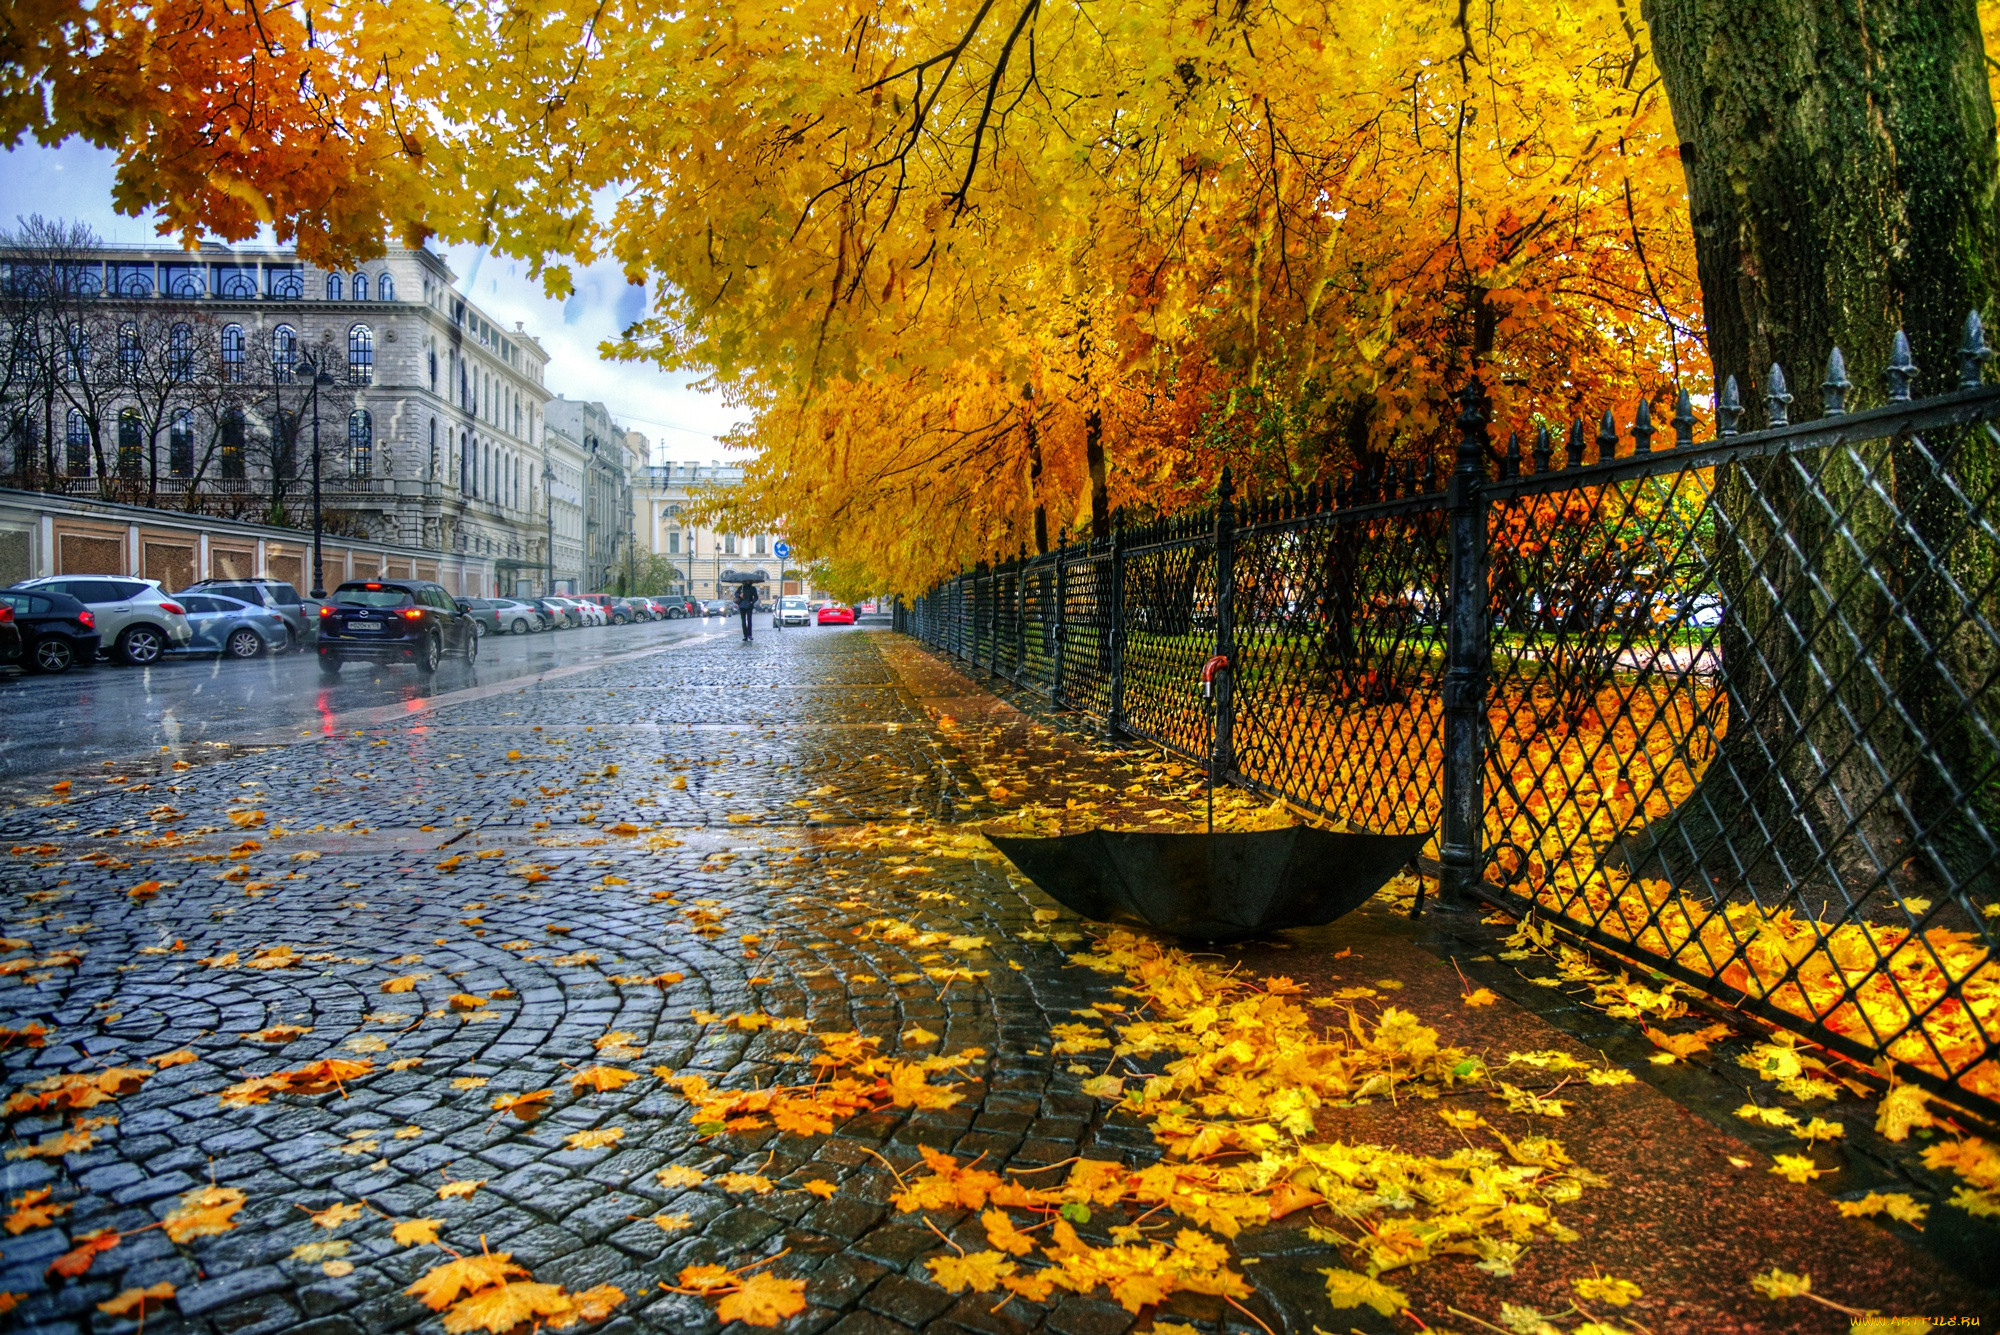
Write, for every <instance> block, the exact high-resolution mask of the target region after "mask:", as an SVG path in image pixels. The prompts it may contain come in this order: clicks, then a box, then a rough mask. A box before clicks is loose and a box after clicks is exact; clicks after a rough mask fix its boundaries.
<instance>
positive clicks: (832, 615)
mask: <svg viewBox="0 0 2000 1335" xmlns="http://www.w3.org/2000/svg"><path fill="white" fill-rule="evenodd" d="M819 624H820V625H822V626H851V625H853V624H854V609H853V608H851V607H842V606H841V605H840V604H839V603H828V604H827V605H826V606H825V607H822V608H820V609H819Z"/></svg>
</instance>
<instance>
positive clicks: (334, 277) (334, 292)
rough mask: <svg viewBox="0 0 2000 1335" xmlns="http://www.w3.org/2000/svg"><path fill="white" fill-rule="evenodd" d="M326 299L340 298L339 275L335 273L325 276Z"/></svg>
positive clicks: (334, 299) (335, 299)
mask: <svg viewBox="0 0 2000 1335" xmlns="http://www.w3.org/2000/svg"><path fill="white" fill-rule="evenodd" d="M326 299H327V300H328V301H339V300H340V275H339V274H337V273H330V274H328V275H327V276H326Z"/></svg>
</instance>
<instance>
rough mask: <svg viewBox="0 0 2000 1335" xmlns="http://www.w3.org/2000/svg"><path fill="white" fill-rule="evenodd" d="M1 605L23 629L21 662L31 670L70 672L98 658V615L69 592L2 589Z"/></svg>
mask: <svg viewBox="0 0 2000 1335" xmlns="http://www.w3.org/2000/svg"><path fill="white" fill-rule="evenodd" d="M0 607H5V608H7V609H9V610H10V611H11V612H12V613H13V618H12V619H13V623H14V625H15V627H17V628H18V629H19V631H20V636H21V656H20V664H21V666H22V667H24V668H26V669H27V670H28V671H30V672H67V671H69V670H70V669H71V668H72V667H74V666H75V665H76V664H78V663H90V662H94V661H95V660H96V658H97V619H96V617H95V616H94V615H93V614H92V613H91V610H90V609H89V608H87V607H85V606H84V605H83V604H82V603H80V602H78V601H77V600H76V599H74V598H72V597H70V596H69V595H68V594H66V593H56V592H54V591H53V590H50V589H20V588H10V589H0Z"/></svg>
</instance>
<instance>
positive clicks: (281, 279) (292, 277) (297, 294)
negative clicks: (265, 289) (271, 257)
mask: <svg viewBox="0 0 2000 1335" xmlns="http://www.w3.org/2000/svg"><path fill="white" fill-rule="evenodd" d="M305 294H306V280H305V276H304V275H303V274H301V273H300V272H299V271H298V270H296V269H288V270H286V271H285V272H283V273H276V274H272V275H271V295H272V296H274V297H277V298H279V299H281V300H283V301H297V300H299V299H300V298H301V297H303V296H305Z"/></svg>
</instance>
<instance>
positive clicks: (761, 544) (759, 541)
mask: <svg viewBox="0 0 2000 1335" xmlns="http://www.w3.org/2000/svg"><path fill="white" fill-rule="evenodd" d="M763 554H764V539H763V538H761V537H759V538H758V539H757V555H759V556H762V555H763Z"/></svg>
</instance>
